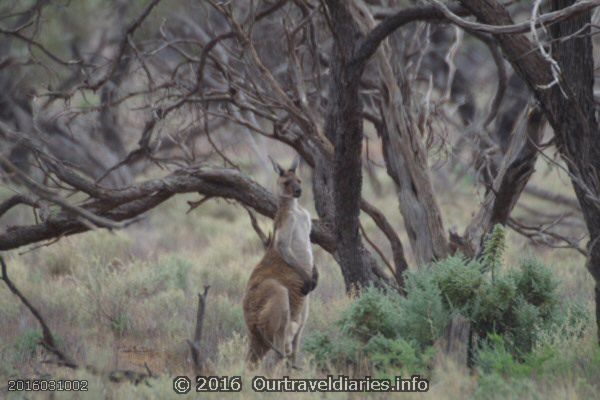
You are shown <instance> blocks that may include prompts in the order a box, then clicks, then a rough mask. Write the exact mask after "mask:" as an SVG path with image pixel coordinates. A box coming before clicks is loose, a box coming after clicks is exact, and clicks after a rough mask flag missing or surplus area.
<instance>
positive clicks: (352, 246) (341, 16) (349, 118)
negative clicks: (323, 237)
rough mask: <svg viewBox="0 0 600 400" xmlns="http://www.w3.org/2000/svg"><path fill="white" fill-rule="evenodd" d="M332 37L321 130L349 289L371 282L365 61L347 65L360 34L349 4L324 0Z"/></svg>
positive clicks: (336, 235)
mask: <svg viewBox="0 0 600 400" xmlns="http://www.w3.org/2000/svg"><path fill="white" fill-rule="evenodd" d="M327 8H328V12H329V16H330V23H331V26H330V28H331V30H332V34H333V39H334V46H333V55H332V58H331V81H330V87H329V108H328V110H327V116H326V122H325V132H326V135H327V137H328V138H329V140H330V141H331V142H332V143H334V144H335V150H334V160H333V175H332V178H333V179H332V180H333V182H332V188H333V190H332V191H333V203H334V209H335V211H334V226H335V228H334V229H335V238H336V242H337V254H338V257H339V261H340V263H341V265H342V273H343V275H344V281H345V283H346V289H347V290H348V291H351V290H353V289H354V288H355V287H362V286H365V285H368V284H369V283H372V282H373V281H375V279H376V277H375V275H374V273H373V266H374V265H376V263H375V260H374V259H373V257H372V256H371V254H370V253H369V252H368V251H367V250H366V249H365V247H364V245H363V243H362V240H361V237H360V235H359V214H360V200H361V191H362V165H361V154H362V141H363V126H362V105H361V102H360V99H359V95H358V91H359V84H360V77H361V75H362V72H363V69H364V65H363V64H351V63H349V61H350V60H352V58H353V55H354V52H355V48H356V44H357V42H358V40H359V39H360V38H361V37H362V34H361V32H360V30H359V27H358V25H357V23H356V22H355V21H354V19H353V17H352V14H351V13H350V11H349V9H348V4H347V3H346V2H344V1H339V0H328V1H327Z"/></svg>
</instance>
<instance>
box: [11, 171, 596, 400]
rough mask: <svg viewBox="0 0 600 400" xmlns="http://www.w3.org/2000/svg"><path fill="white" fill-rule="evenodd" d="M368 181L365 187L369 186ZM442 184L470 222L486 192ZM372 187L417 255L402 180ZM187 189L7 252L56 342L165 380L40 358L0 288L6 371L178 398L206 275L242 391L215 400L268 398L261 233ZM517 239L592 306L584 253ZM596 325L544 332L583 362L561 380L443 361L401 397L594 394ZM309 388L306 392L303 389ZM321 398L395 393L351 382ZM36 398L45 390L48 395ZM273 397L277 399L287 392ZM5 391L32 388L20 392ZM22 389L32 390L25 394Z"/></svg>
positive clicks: (212, 333) (222, 369)
mask: <svg viewBox="0 0 600 400" xmlns="http://www.w3.org/2000/svg"><path fill="white" fill-rule="evenodd" d="M381 174H382V175H381V177H382V181H383V182H387V179H386V178H385V177H384V174H383V172H381ZM553 174H554V175H550V176H544V175H543V174H538V176H536V177H535V179H534V180H537V183H542V182H543V183H544V185H545V187H548V185H550V186H554V187H555V188H561V189H559V190H563V191H564V192H565V193H570V192H571V189H570V188H568V187H567V188H564V189H562V186H561V182H562V181H564V178H561V179H562V180H561V179H559V178H558V177H557V176H556V175H555V174H556V173H555V172H553ZM365 190H366V191H368V190H369V185H366V186H365ZM438 190H439V191H442V190H443V192H444V194H443V195H442V196H441V201H440V206H441V208H442V210H443V215H444V216H445V218H446V220H445V224H446V227H447V228H452V227H453V226H455V227H457V229H458V230H459V231H461V230H462V228H463V227H464V224H465V223H466V221H468V219H469V218H470V215H471V213H472V211H473V210H474V209H475V206H476V204H478V201H479V197H478V195H477V193H475V192H474V191H473V189H472V185H471V184H469V183H468V182H466V181H464V182H463V181H460V182H457V184H450V185H448V184H445V185H442V184H439V187H438ZM1 196H2V194H0V197H1ZM366 197H367V198H368V199H369V200H371V201H373V203H374V204H376V205H377V206H378V207H380V208H381V209H382V210H383V211H384V212H385V213H386V214H387V215H388V217H389V219H390V221H391V222H392V224H394V226H397V227H399V228H400V229H399V230H400V232H401V237H402V239H403V243H405V250H406V251H407V253H408V256H409V259H412V256H411V254H410V250H409V248H408V240H407V238H406V235H405V233H404V231H403V229H401V227H402V226H403V225H402V218H401V216H400V214H399V212H398V207H397V200H396V198H395V196H394V191H393V188H391V187H389V186H384V192H383V196H381V197H376V196H375V195H374V194H372V193H370V192H369V193H366ZM308 198H310V193H309V194H308ZM189 199H195V198H194V197H193V196H180V197H178V198H176V199H174V200H171V201H169V202H168V203H166V204H164V205H162V206H160V207H159V208H158V209H156V210H154V211H153V212H152V213H150V214H149V215H148V216H147V218H146V219H145V220H143V221H142V222H140V223H138V224H137V225H134V226H132V227H130V228H128V229H126V230H125V231H122V232H117V233H114V234H111V233H107V232H101V231H98V232H92V233H85V234H81V235H78V236H75V237H69V238H64V239H62V240H61V241H60V242H58V243H56V244H54V245H52V246H50V247H44V248H41V249H38V250H36V251H34V252H30V253H26V254H24V255H21V256H19V255H18V254H17V252H16V251H13V252H10V253H8V254H7V263H8V266H9V273H10V276H11V278H12V279H13V280H14V282H15V284H16V285H17V286H18V287H19V288H20V289H21V290H22V292H23V293H25V294H26V295H27V297H28V298H29V299H30V300H31V302H32V303H33V304H35V305H36V306H37V307H38V308H39V309H40V311H41V312H42V313H43V314H44V315H45V316H46V318H47V320H48V322H49V324H50V326H51V327H52V329H53V331H54V332H55V333H56V335H57V336H58V338H59V341H60V343H61V344H62V345H63V346H64V348H66V349H68V352H69V353H70V354H72V355H73V356H74V357H75V358H76V359H77V360H78V361H79V362H80V363H81V364H92V365H95V366H98V367H99V368H105V369H132V370H136V371H141V372H142V371H144V370H145V367H144V365H145V364H146V365H148V367H149V368H150V369H151V370H152V372H153V374H155V375H157V377H156V378H152V379H150V380H149V382H148V385H145V384H142V385H138V386H134V385H132V384H128V383H122V384H114V383H111V382H109V381H108V380H107V379H106V378H102V377H98V376H95V375H91V374H89V373H87V372H85V371H75V372H74V371H69V370H65V369H61V368H57V367H53V366H52V365H49V364H44V363H42V361H43V360H44V359H46V358H47V357H48V356H47V355H46V354H45V353H44V352H43V351H42V350H40V349H39V348H36V346H35V345H34V343H35V332H36V331H37V330H38V328H39V327H38V325H37V322H36V321H35V320H34V319H33V318H32V316H31V315H30V314H29V313H28V312H27V310H26V309H25V308H24V307H23V306H22V305H21V304H20V303H19V302H18V301H17V299H16V298H15V297H14V296H12V295H11V294H10V292H9V291H8V290H7V289H6V288H5V287H3V286H2V285H0V286H1V287H0V359H1V360H2V363H1V364H0V382H6V381H7V379H9V378H17V377H21V378H25V377H35V376H40V374H50V375H49V376H52V377H53V378H56V379H58V378H67V377H70V378H75V377H76V378H81V379H87V380H89V384H90V391H89V392H88V393H86V394H85V395H80V394H73V393H72V394H69V393H59V394H57V395H56V396H55V397H53V398H55V399H76V398H85V399H88V398H89V399H95V398H98V399H104V398H112V399H122V398H123V399H125V398H131V399H133V398H145V399H168V398H179V396H177V395H175V393H173V391H172V378H173V376H175V375H177V374H187V375H190V376H191V375H192V369H191V365H190V357H189V352H188V348H187V344H186V339H188V338H190V337H191V335H192V332H193V328H194V318H195V311H196V310H195V307H196V295H197V293H198V292H199V291H200V290H201V288H202V287H203V286H204V285H211V289H210V292H209V296H208V302H207V314H206V320H205V331H204V345H205V349H206V353H207V355H208V356H209V357H210V359H211V360H212V362H213V364H214V366H215V374H217V375H243V376H244V386H245V388H246V389H245V390H244V391H243V392H242V393H240V394H227V395H224V394H216V395H213V396H212V398H227V399H229V398H231V399H234V398H261V397H263V396H262V395H261V394H256V393H253V392H252V391H251V390H250V389H249V386H250V378H251V376H252V374H251V373H249V372H247V371H245V370H244V366H243V356H244V352H245V333H244V323H243V315H242V309H241V297H242V294H243V290H244V287H245V284H246V281H247V279H248V276H249V273H250V271H251V269H252V267H253V266H254V265H255V263H256V262H257V261H258V260H259V258H260V257H261V255H262V251H263V249H262V246H261V243H260V241H259V239H258V238H257V237H256V235H255V233H254V232H253V230H252V229H251V228H250V225H249V220H248V216H247V215H246V213H245V211H244V210H243V209H241V208H240V207H239V206H236V205H232V204H229V203H226V202H224V201H217V200H210V201H209V202H207V203H205V204H204V205H202V206H201V208H199V209H197V210H196V211H194V212H193V213H191V214H188V215H186V214H185V211H186V210H187V205H186V200H189ZM524 199H525V201H527V202H528V204H530V205H532V206H539V205H540V201H539V200H535V199H532V198H528V197H527V196H526V197H525V198H524ZM5 218H6V221H8V222H7V223H16V222H22V221H26V220H28V218H29V216H28V215H25V214H23V213H21V212H18V211H14V210H13V211H11V214H10V215H7V216H5ZM261 224H262V226H263V228H264V230H265V231H268V230H269V229H270V222H269V221H267V220H264V219H261ZM363 224H364V226H365V228H366V230H367V231H368V232H369V234H370V236H371V238H372V239H374V240H376V241H377V242H379V243H385V241H384V238H383V236H382V234H381V233H380V232H378V231H377V230H376V229H375V227H374V224H373V223H372V221H370V220H369V219H368V218H364V217H363ZM508 245H509V246H508V247H509V252H508V253H507V255H506V258H507V261H508V262H509V263H512V261H514V260H516V259H517V258H520V257H523V255H524V254H525V255H527V254H534V255H536V256H537V257H539V258H540V259H542V260H543V261H544V262H545V263H547V264H549V265H551V266H552V267H553V270H554V273H555V275H556V276H557V277H558V278H559V280H560V282H561V292H562V293H563V296H564V297H565V298H572V297H578V298H580V299H583V300H584V301H585V302H586V304H587V305H588V306H589V309H590V310H591V309H592V291H593V284H592V280H591V279H590V277H589V275H588V273H587V271H586V270H585V269H584V267H583V259H582V257H581V256H580V255H578V254H577V253H576V252H573V251H568V250H553V251H549V250H547V249H543V248H536V247H532V246H531V245H529V244H528V243H527V242H526V241H525V240H524V239H523V238H522V237H520V236H518V235H516V234H512V233H511V234H510V235H509V237H508ZM382 247H383V248H384V250H385V251H386V252H387V251H388V249H387V248H386V247H385V246H382ZM315 250H316V262H317V264H318V265H319V266H320V272H321V278H320V283H319V286H318V288H317V290H316V292H315V293H314V295H313V296H312V297H311V315H310V317H309V321H308V326H307V329H306V331H307V332H308V333H310V332H314V331H316V330H326V328H327V327H329V326H330V325H331V324H332V322H333V321H335V320H336V319H337V316H338V315H339V312H340V311H341V310H343V309H344V308H345V307H346V306H347V305H348V304H349V303H350V301H351V300H350V299H349V298H348V297H346V296H345V294H344V290H343V280H342V277H341V274H340V272H339V270H338V266H337V265H336V264H335V262H334V261H333V260H332V258H331V257H330V256H329V255H328V254H326V253H324V252H323V251H322V250H320V249H318V248H315ZM388 255H389V254H388ZM594 335H595V332H594V330H593V328H592V327H590V328H589V329H588V330H587V333H586V335H585V336H584V337H583V338H580V339H578V340H577V341H576V342H573V343H562V342H560V338H559V339H552V338H549V339H548V340H551V339H552V340H555V343H554V346H555V347H556V348H557V349H560V352H561V354H563V357H562V358H564V359H565V360H570V361H569V362H570V364H565V365H581V366H582V367H581V369H580V370H577V369H575V370H573V371H563V373H560V368H558V367H557V371H556V372H555V373H554V375H552V376H553V379H549V378H548V376H547V375H544V376H541V377H536V376H530V377H527V378H526V379H518V380H515V379H508V380H506V381H505V382H504V381H502V380H501V379H498V378H497V377H489V376H485V377H480V376H478V374H476V373H475V374H469V373H467V372H465V371H463V370H461V369H460V368H457V367H456V366H455V365H452V364H451V363H449V362H448V361H445V360H443V359H442V360H440V361H439V362H438V365H437V366H436V367H435V368H434V369H433V371H432V373H431V376H430V379H431V385H432V386H431V390H430V392H429V393H426V394H420V395H414V394H412V395H411V394H407V395H403V396H398V398H407V399H410V398H419V399H440V398H441V399H463V398H486V399H493V398H526V399H537V398H548V399H586V398H591V397H590V396H593V395H595V393H596V392H593V393H592V392H590V391H591V390H592V389H594V388H593V387H591V386H590V385H589V384H588V383H587V382H590V379H591V378H592V377H587V376H586V375H585V372H584V370H585V368H584V367H585V365H587V364H586V363H588V362H591V361H589V357H591V356H590V354H592V353H593V351H591V349H594V348H595V342H594V337H595V336H594ZM303 365H304V369H303V370H302V371H294V372H293V373H292V375H295V376H299V377H315V376H320V375H321V373H320V372H319V371H317V370H315V369H314V367H311V363H310V359H305V360H304V361H303ZM406 372H408V373H409V371H406ZM596 378H599V377H598V376H597V377H596ZM596 380H597V379H596ZM0 385H4V383H1V384H0ZM4 395H5V393H2V394H0V397H2V396H4ZM309 396H311V395H310V394H299V395H295V396H294V398H308V397H309ZM320 396H321V397H323V398H331V399H338V398H339V399H342V398H343V399H346V398H352V399H359V398H363V397H370V398H388V396H382V395H379V396H378V395H370V396H366V395H364V394H355V395H351V394H347V393H337V394H335V393H329V394H320ZM39 397H40V398H46V396H45V395H39ZM207 397H211V396H207ZM265 397H272V398H280V397H281V395H277V394H274V395H272V396H265ZM311 397H312V396H311ZM9 398H14V399H17V398H25V397H24V396H22V395H19V394H16V395H11V396H10V397H9ZM27 398H31V397H30V396H29V394H28V395H27Z"/></svg>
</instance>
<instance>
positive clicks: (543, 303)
mask: <svg viewBox="0 0 600 400" xmlns="http://www.w3.org/2000/svg"><path fill="white" fill-rule="evenodd" d="M504 247H505V245H504V232H503V230H502V228H501V227H499V226H498V227H495V228H494V230H493V231H492V234H491V236H490V238H489V239H488V240H487V241H486V243H485V246H484V251H483V255H482V257H480V259H479V260H468V259H466V258H465V257H464V256H462V255H455V256H452V257H449V258H447V259H444V260H441V261H439V262H436V263H434V264H433V265H430V266H428V267H426V268H422V269H420V270H419V271H415V272H407V273H406V275H405V282H406V285H405V291H406V295H405V296H401V295H400V294H398V293H397V292H395V291H393V290H391V289H390V290H387V291H386V290H379V289H375V288H372V287H370V288H366V289H364V290H363V291H362V293H361V295H360V297H358V298H356V300H355V301H354V302H353V303H352V304H351V305H350V306H349V307H348V309H347V310H346V311H345V312H344V313H343V314H342V315H341V317H340V319H339V320H338V321H337V322H336V324H335V326H334V327H333V328H332V329H331V331H330V332H316V333H313V334H312V335H311V336H309V337H307V339H306V341H305V346H304V348H305V349H306V350H307V351H308V352H310V353H312V355H313V357H314V361H315V362H316V363H317V365H318V366H320V367H321V368H328V367H336V368H344V367H348V366H356V364H358V363H364V362H365V360H366V361H367V363H368V364H369V366H370V367H372V368H375V369H377V370H380V371H385V370H389V369H390V368H395V369H397V368H404V369H406V370H410V372H411V373H416V371H420V370H423V369H425V368H428V367H429V366H430V363H431V360H432V359H433V357H432V355H433V354H434V353H435V350H434V347H433V346H434V344H435V343H436V341H437V340H438V339H439V338H440V337H441V336H442V334H443V332H444V329H445V327H446V326H448V324H449V322H450V320H451V319H452V318H453V316H456V315H459V314H460V315H462V316H464V317H466V318H467V319H468V320H469V321H470V322H471V334H472V339H473V340H472V342H473V343H474V348H473V349H472V352H471V354H472V355H475V359H476V361H477V362H479V363H480V364H481V365H482V366H483V367H482V368H484V370H486V371H487V370H492V369H494V370H495V371H496V370H497V369H498V368H496V367H493V368H492V367H490V365H492V366H493V365H494V363H500V365H502V366H504V367H505V368H509V369H511V372H514V371H513V370H518V368H519V365H520V363H522V362H523V361H524V360H525V359H526V358H527V354H528V353H529V352H531V351H532V349H533V348H534V346H535V345H536V343H537V342H538V341H539V338H540V335H542V334H548V333H549V332H553V331H558V330H561V329H562V330H564V327H565V326H566V325H573V324H574V323H575V322H576V321H582V320H584V319H585V314H584V312H583V310H582V307H580V306H577V305H568V306H566V307H562V308H561V309H560V310H559V309H558V293H557V282H556V281H555V280H554V279H553V277H552V275H551V273H550V271H549V269H548V268H547V267H546V266H544V265H543V264H541V263H540V262H538V261H536V260H534V259H524V260H522V261H521V262H520V264H519V265H518V266H517V267H516V268H507V269H504V268H502V255H503V251H504ZM579 325H580V326H583V325H582V324H581V323H580V324H579ZM580 332H581V331H580ZM571 333H572V334H576V332H571ZM504 367H503V368H504ZM496 372H497V371H496Z"/></svg>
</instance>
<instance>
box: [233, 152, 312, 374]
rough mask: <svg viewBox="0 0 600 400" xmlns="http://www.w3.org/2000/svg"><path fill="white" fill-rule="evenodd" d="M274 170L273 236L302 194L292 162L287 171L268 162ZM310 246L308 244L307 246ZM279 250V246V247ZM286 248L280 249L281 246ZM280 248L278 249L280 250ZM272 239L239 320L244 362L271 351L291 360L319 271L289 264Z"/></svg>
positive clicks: (250, 282)
mask: <svg viewBox="0 0 600 400" xmlns="http://www.w3.org/2000/svg"><path fill="white" fill-rule="evenodd" d="M273 164H274V167H275V170H276V171H277V172H278V174H279V179H278V189H279V192H280V193H279V194H280V198H279V208H278V210H277V214H276V216H275V218H274V234H275V238H277V229H278V228H281V227H282V226H283V224H284V223H285V222H286V219H287V218H291V217H292V216H291V213H292V211H293V207H292V204H295V201H296V200H295V198H297V197H299V196H300V194H301V189H300V179H299V178H298V177H297V176H296V174H295V166H296V165H297V162H295V163H294V164H293V166H292V168H290V169H289V170H287V171H284V170H283V169H282V168H281V167H280V166H279V165H278V164H276V163H275V162H273ZM307 245H308V246H310V243H308V244H307ZM279 249H280V250H282V249H281V247H279ZM284 250H285V249H284ZM282 251H283V250H282ZM285 260H286V259H284V256H283V255H282V254H281V253H280V251H279V250H278V246H277V244H276V243H275V240H274V241H272V242H271V244H270V245H269V247H268V249H267V251H266V253H265V255H264V256H263V258H262V259H261V261H260V262H259V263H258V265H256V267H254V270H253V271H252V273H251V275H250V279H249V280H248V285H247V287H246V293H245V295H244V319H245V321H246V326H247V328H248V336H249V350H248V355H247V358H246V359H247V362H248V363H249V364H250V366H251V367H253V366H256V364H257V363H258V362H259V361H261V360H262V359H263V358H264V357H265V355H267V353H269V351H270V350H271V351H272V353H273V354H274V356H275V358H276V359H281V358H289V359H290V360H291V362H292V364H293V363H294V361H295V357H296V353H297V350H298V344H299V340H300V334H301V332H302V329H303V327H304V322H305V320H306V317H307V315H308V296H307V294H308V292H310V291H311V290H312V289H314V287H315V285H316V279H317V277H318V273H317V272H316V268H314V267H313V274H312V277H311V276H308V272H307V271H305V270H304V269H303V268H301V267H298V266H293V265H290V264H288V263H287V262H286V261H285Z"/></svg>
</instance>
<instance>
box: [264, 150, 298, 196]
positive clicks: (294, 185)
mask: <svg viewBox="0 0 600 400" xmlns="http://www.w3.org/2000/svg"><path fill="white" fill-rule="evenodd" d="M269 158H271V157H269ZM299 161H300V159H299V158H298V157H296V158H295V159H294V161H293V162H292V165H291V166H290V168H288V169H287V170H286V169H284V168H282V167H281V165H279V164H278V163H277V162H276V161H275V160H273V159H272V158H271V162H272V163H273V168H274V169H275V172H277V175H279V177H278V178H277V191H278V194H279V195H280V196H284V197H296V198H298V197H300V195H302V187H301V184H302V181H301V180H300V178H299V177H298V175H296V168H298V163H299Z"/></svg>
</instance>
